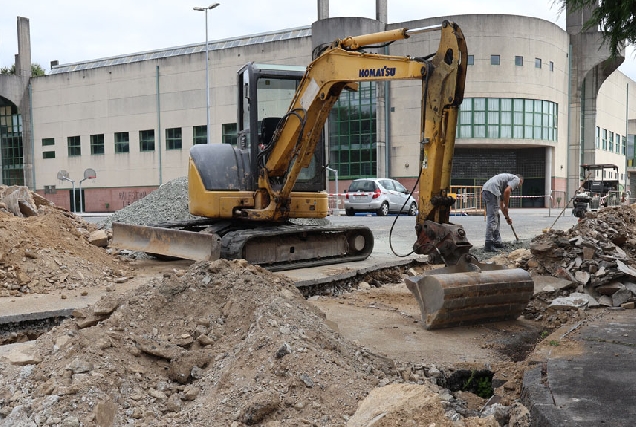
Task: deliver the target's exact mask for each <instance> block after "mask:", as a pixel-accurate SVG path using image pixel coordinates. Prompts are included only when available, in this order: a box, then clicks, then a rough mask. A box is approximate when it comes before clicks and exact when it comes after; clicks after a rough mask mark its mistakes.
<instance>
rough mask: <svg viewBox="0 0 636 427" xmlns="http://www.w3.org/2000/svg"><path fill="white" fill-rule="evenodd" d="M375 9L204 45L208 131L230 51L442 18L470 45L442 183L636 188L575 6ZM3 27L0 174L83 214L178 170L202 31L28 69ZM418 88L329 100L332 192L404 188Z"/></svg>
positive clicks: (420, 39)
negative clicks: (382, 184)
mask: <svg viewBox="0 0 636 427" xmlns="http://www.w3.org/2000/svg"><path fill="white" fill-rule="evenodd" d="M376 8H377V13H376V19H368V18H342V17H340V18H329V17H328V1H327V0H319V1H318V20H317V21H316V22H314V23H313V24H312V25H310V26H304V27H299V28H295V29H286V30H281V31H274V32H270V33H263V34H257V35H250V36H238V37H235V38H231V39H225V40H217V41H211V42H209V44H208V50H209V58H210V59H209V65H210V88H209V91H210V92H209V94H210V100H211V119H210V131H211V135H212V138H211V139H212V142H213V143H233V142H235V141H236V129H237V113H236V93H237V90H236V81H237V77H236V72H237V70H238V69H239V68H240V67H241V66H242V65H244V64H245V63H247V62H256V63H269V64H281V65H302V66H306V65H307V64H309V63H310V62H311V59H312V51H313V49H314V48H316V47H318V46H320V45H321V44H323V43H328V42H331V41H333V40H334V39H335V38H341V37H345V36H348V35H357V34H364V33H371V32H376V31H384V30H387V29H394V28H401V27H407V28H418V27H426V26H429V25H437V24H440V23H441V22H442V21H443V20H444V19H448V20H451V21H454V22H456V23H458V24H459V25H460V27H461V28H462V30H463V32H464V35H465V37H466V41H467V44H468V51H469V57H468V58H467V61H468V64H469V67H468V73H467V82H466V94H465V100H464V103H463V104H462V107H461V112H460V118H459V123H458V128H457V138H458V139H457V144H456V150H455V153H456V154H455V158H454V164H453V174H452V183H453V184H454V185H461V186H466V187H467V188H471V187H473V186H475V188H476V187H477V186H480V185H481V184H483V182H485V181H486V180H487V179H488V178H490V177H491V176H492V175H494V174H496V173H500V172H511V173H521V174H523V175H524V177H525V183H524V185H523V188H522V189H520V190H518V191H517V192H516V193H515V194H516V195H519V196H526V197H523V198H519V199H516V201H515V203H517V205H521V206H544V205H545V204H546V203H552V205H553V206H555V203H556V199H557V198H558V199H559V203H560V204H561V206H563V203H565V201H566V200H568V199H569V198H570V197H571V196H572V195H573V194H574V191H575V190H576V189H577V188H578V186H579V184H580V179H581V172H580V165H581V164H583V163H614V164H616V165H618V166H619V172H618V175H619V176H617V177H610V178H614V179H619V181H620V182H621V183H622V185H626V186H627V188H630V187H629V186H630V182H632V181H633V182H634V184H636V179H635V180H632V181H630V180H629V176H628V174H629V173H636V167H633V166H632V165H633V158H634V149H633V147H634V134H635V133H636V90H635V86H636V85H635V82H634V81H633V80H631V79H629V78H628V77H626V76H625V75H623V74H622V73H620V72H618V71H615V70H616V68H617V67H618V66H619V65H620V62H621V60H622V58H618V59H614V60H611V59H610V58H609V54H608V53H607V52H606V51H605V50H604V49H603V48H601V49H599V46H600V45H601V44H600V36H599V33H598V32H588V33H580V28H581V24H582V22H584V19H585V16H586V15H585V14H583V13H582V14H579V15H568V18H567V31H564V30H562V29H561V28H559V27H558V26H557V25H555V24H553V23H550V22H548V21H545V20H542V19H537V18H529V17H522V16H514V15H456V16H447V17H436V18H426V19H418V20H413V21H408V22H400V23H387V22H386V16H387V13H386V11H387V5H386V0H377V1H376ZM18 36H19V37H18V40H19V42H18V45H19V46H18V49H19V54H18V55H17V57H16V58H17V59H16V65H17V66H16V70H17V72H16V75H11V76H7V75H1V76H0V130H1V132H0V145H1V147H2V183H4V184H20V185H27V186H28V187H29V188H31V189H34V190H35V191H38V192H39V193H41V194H43V195H44V196H45V197H47V198H48V199H50V200H53V201H54V202H55V203H56V204H58V205H60V206H64V207H67V208H70V209H72V210H74V211H79V210H80V200H81V201H82V203H83V206H82V208H81V209H82V210H83V211H85V212H105V211H114V210H117V209H120V208H122V207H124V206H126V205H128V204H130V203H131V202H134V201H135V200H137V199H139V198H141V197H144V196H145V195H147V194H148V193H149V192H151V191H153V190H154V189H156V188H158V186H160V185H161V184H163V183H165V182H167V181H169V180H172V179H174V178H177V177H181V176H184V175H186V170H187V163H188V150H189V148H190V147H191V146H192V145H194V144H197V143H206V131H207V129H206V120H207V119H206V92H205V81H206V78H205V70H206V67H205V65H206V62H205V58H206V53H205V43H197V44H192V45H188V46H180V47H172V48H166V49H158V50H154V51H151V52H143V53H137V54H128V55H121V56H117V57H111V58H101V59H97V60H88V61H83V62H79V63H73V64H62V65H57V64H52V67H51V72H50V74H49V75H46V76H40V77H31V76H30V69H29V67H28V66H27V65H26V64H29V63H30V42H29V22H28V19H26V18H21V17H19V18H18ZM438 41H439V34H438V33H436V32H431V33H425V34H422V35H418V36H417V37H412V38H409V39H407V40H404V41H401V42H396V43H393V44H391V45H390V46H389V47H387V48H386V49H385V52H386V53H389V54H393V55H412V56H425V55H427V54H429V53H433V52H435V51H436V49H437V45H438ZM420 92H421V86H420V83H419V82H402V81H395V82H388V83H369V84H364V85H361V89H360V91H359V92H358V93H355V94H351V93H345V94H343V95H342V96H341V98H340V101H339V102H338V105H337V108H335V109H334V113H333V114H332V116H331V118H330V121H329V126H328V128H329V135H328V136H327V141H328V153H329V166H330V167H331V168H334V169H336V170H338V173H339V178H340V189H342V188H345V185H346V184H347V182H348V181H350V180H351V179H355V178H358V177H362V176H379V177H385V176H388V177H391V178H394V179H398V180H399V181H401V182H402V183H403V184H404V185H405V186H406V187H407V188H412V187H413V185H414V184H415V181H416V179H417V176H418V174H419V171H418V163H419V161H418V160H417V159H418V158H419V141H418V140H419V124H420V113H419V108H420ZM342 112H345V113H346V114H343V113H342ZM354 112H355V114H354ZM345 128H346V129H347V131H344V129H345ZM59 178H63V179H62V180H60V179H59ZM80 187H81V193H80V192H79V191H73V189H74V188H75V189H78V190H79V188H80ZM330 191H331V192H334V183H333V182H332V183H331V184H330ZM632 194H634V195H635V197H636V191H632ZM531 196H535V197H531ZM550 196H552V199H550Z"/></svg>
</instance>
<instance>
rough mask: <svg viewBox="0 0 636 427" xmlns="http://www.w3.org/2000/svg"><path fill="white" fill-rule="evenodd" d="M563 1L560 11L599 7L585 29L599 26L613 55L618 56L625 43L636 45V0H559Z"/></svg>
mask: <svg viewBox="0 0 636 427" xmlns="http://www.w3.org/2000/svg"><path fill="white" fill-rule="evenodd" d="M557 1H559V2H560V3H561V7H560V9H559V12H560V13H561V12H563V11H564V10H566V9H567V10H568V11H569V12H570V13H571V12H578V11H581V10H585V9H588V8H590V7H594V6H596V5H597V4H598V7H597V8H595V9H594V11H593V12H592V16H591V17H590V19H589V20H588V21H587V22H585V24H584V26H583V30H588V29H590V28H597V27H599V26H600V28H602V31H603V40H604V42H605V43H608V44H609V48H610V52H611V54H612V56H618V54H619V51H620V50H621V48H622V47H623V43H627V44H631V45H636V0H603V1H601V2H599V1H598V0H557Z"/></svg>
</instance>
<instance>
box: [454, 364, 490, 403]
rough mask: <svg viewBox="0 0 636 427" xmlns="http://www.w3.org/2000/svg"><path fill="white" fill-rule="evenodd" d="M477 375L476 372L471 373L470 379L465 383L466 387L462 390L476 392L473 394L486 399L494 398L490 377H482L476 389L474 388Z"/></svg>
mask: <svg viewBox="0 0 636 427" xmlns="http://www.w3.org/2000/svg"><path fill="white" fill-rule="evenodd" d="M475 374H476V371H474V370H473V371H471V373H470V377H468V379H467V380H466V382H465V383H464V387H462V390H464V391H466V390H474V391H473V393H475V394H476V395H477V396H479V397H481V398H484V399H488V398H490V397H492V395H493V394H494V390H493V388H492V379H491V378H490V377H488V376H480V377H478V378H477V386H476V387H475V386H472V383H473V381H475Z"/></svg>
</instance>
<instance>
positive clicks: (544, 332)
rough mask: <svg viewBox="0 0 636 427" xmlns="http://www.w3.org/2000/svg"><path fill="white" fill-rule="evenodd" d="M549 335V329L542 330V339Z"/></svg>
mask: <svg viewBox="0 0 636 427" xmlns="http://www.w3.org/2000/svg"><path fill="white" fill-rule="evenodd" d="M548 335H550V332H548V331H542V332H541V339H545V338H546V337H547V336H548Z"/></svg>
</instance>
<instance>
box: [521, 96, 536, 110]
mask: <svg viewBox="0 0 636 427" xmlns="http://www.w3.org/2000/svg"><path fill="white" fill-rule="evenodd" d="M523 102H524V105H525V109H526V111H532V110H533V109H534V100H533V99H524V100H523Z"/></svg>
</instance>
